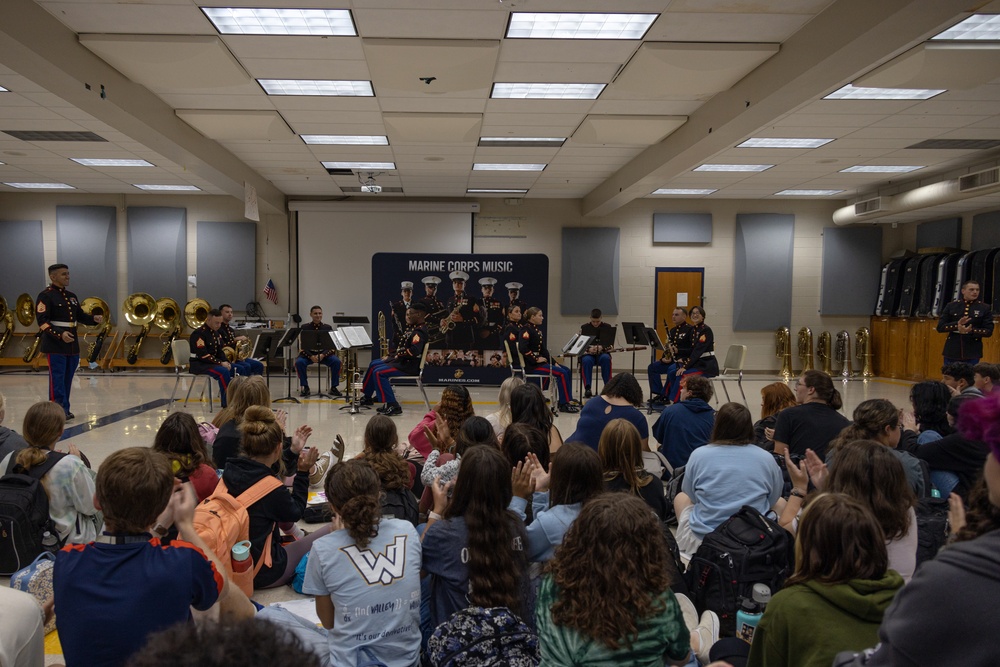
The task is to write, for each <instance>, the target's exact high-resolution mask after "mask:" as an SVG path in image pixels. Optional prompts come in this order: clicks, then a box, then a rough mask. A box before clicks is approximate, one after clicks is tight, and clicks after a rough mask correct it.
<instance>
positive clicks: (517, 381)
mask: <svg viewBox="0 0 1000 667" xmlns="http://www.w3.org/2000/svg"><path fill="white" fill-rule="evenodd" d="M522 384H524V380H522V379H521V377H520V376H518V375H511V376H510V377H509V378H507V379H506V380H504V381H503V383H502V384H501V385H500V394H499V395H498V396H497V402H498V403H499V407H497V410H496V412H491V413H490V414H488V415H486V419H487V420H489V422H490V424H492V425H493V432H494V433H496V435H497V440H503V432H504V431H505V430H506V429H507V427H508V426H510V421H511V417H510V395H511V393H512V392H513V391H514V387H519V386H521V385H522Z"/></svg>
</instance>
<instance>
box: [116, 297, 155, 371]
mask: <svg viewBox="0 0 1000 667" xmlns="http://www.w3.org/2000/svg"><path fill="white" fill-rule="evenodd" d="M122 312H123V313H124V314H125V320H126V321H127V322H128V323H129V324H132V325H134V326H137V327H142V331H140V332H139V336H138V337H137V338H136V339H135V344H133V345H132V347H131V348H129V351H128V355H127V356H126V357H125V360H126V361H127V362H128V363H129V364H134V363H135V362H136V361H138V360H139V348H140V347H142V341H144V340H145V339H146V336H147V335H149V325H150V323H151V322H152V321H153V318H154V317H156V299H154V298H153V297H152V296H150V295H149V294H146V293H144V292H136V293H135V294H129V295H128V296H127V297H125V302H124V303H123V304H122Z"/></svg>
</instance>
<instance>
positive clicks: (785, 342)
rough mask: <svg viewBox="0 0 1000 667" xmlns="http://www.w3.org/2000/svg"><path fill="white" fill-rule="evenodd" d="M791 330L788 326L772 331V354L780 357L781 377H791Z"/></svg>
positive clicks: (788, 378)
mask: <svg viewBox="0 0 1000 667" xmlns="http://www.w3.org/2000/svg"><path fill="white" fill-rule="evenodd" d="M791 338H792V332H791V331H789V329H788V327H779V328H778V329H777V330H776V331H775V332H774V348H775V349H774V356H776V357H778V358H779V359H781V377H783V378H784V379H785V381H786V382H787V381H788V380H790V379H792V375H794V373H792V343H791Z"/></svg>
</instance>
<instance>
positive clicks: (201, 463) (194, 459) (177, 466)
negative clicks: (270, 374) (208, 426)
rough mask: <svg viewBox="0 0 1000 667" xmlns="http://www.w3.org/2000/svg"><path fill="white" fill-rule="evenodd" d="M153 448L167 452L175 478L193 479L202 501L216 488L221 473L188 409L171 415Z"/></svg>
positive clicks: (157, 433) (155, 438) (157, 432)
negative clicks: (210, 463) (216, 467)
mask: <svg viewBox="0 0 1000 667" xmlns="http://www.w3.org/2000/svg"><path fill="white" fill-rule="evenodd" d="M230 386H232V383H230ZM153 449H154V450H155V451H157V452H162V453H163V454H166V455H167V458H168V459H170V465H171V467H172V469H173V471H174V477H176V478H178V479H180V480H181V481H182V482H183V481H185V479H186V480H190V482H191V486H192V487H194V492H195V494H196V495H197V496H198V501H199V502H201V501H202V500H204V499H205V498H208V497H209V496H210V495H212V492H213V491H215V487H216V486H217V485H218V484H219V474H218V473H217V472H216V471H215V468H214V467H213V466H211V465H209V461H211V460H212V459H211V457H210V456H209V454H208V448H207V447H205V441H204V440H203V439H202V437H201V433H200V432H199V431H198V424H197V423H196V422H195V420H194V417H192V416H191V415H189V414H188V413H186V412H172V413H170V414H169V415H167V418H166V419H164V420H163V423H162V424H160V428H159V429H158V430H157V431H156V437H154V438H153Z"/></svg>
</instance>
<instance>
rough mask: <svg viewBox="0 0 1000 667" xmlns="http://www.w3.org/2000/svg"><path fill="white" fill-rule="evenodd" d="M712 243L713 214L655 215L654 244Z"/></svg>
mask: <svg viewBox="0 0 1000 667" xmlns="http://www.w3.org/2000/svg"><path fill="white" fill-rule="evenodd" d="M711 242H712V214H711V213H654V214H653V243H711Z"/></svg>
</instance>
